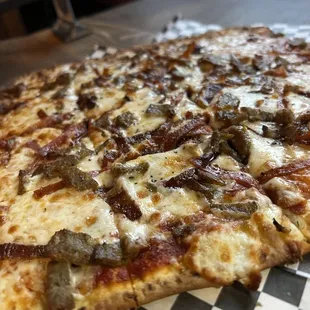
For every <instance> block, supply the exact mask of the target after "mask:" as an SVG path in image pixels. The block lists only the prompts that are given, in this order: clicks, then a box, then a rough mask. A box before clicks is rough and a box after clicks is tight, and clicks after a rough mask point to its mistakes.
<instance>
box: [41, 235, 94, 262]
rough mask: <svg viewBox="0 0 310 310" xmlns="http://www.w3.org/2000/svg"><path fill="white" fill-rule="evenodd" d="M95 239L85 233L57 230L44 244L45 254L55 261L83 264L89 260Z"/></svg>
mask: <svg viewBox="0 0 310 310" xmlns="http://www.w3.org/2000/svg"><path fill="white" fill-rule="evenodd" d="M94 246H95V241H94V240H93V239H92V238H91V236H89V235H88V234H85V233H75V232H72V231H70V230H67V229H62V230H60V231H57V232H56V233H55V234H54V235H53V237H52V238H51V240H50V241H49V242H48V244H47V246H46V255H47V256H48V257H50V258H52V259H53V260H56V261H68V262H70V263H72V264H75V265H85V264H88V263H89V262H90V260H91V257H92V253H93V250H94Z"/></svg>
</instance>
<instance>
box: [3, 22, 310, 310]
mask: <svg viewBox="0 0 310 310" xmlns="http://www.w3.org/2000/svg"><path fill="white" fill-rule="evenodd" d="M0 114H1V116H0V164H1V166H0V200H1V201H0V309H6V310H13V309H14V310H21V309H22V310H26V309H31V310H33V309H35V310H36V309H50V310H71V309H77V310H82V309H83V310H91V309H95V310H105V309H108V310H110V309H129V308H135V307H138V306H140V305H143V304H145V303H148V302H150V301H152V300H156V299H159V298H162V297H165V296H168V295H171V294H175V293H179V292H182V291H186V290H191V289H197V288H202V287H211V286H213V287H219V286H225V285H230V284H232V283H233V282H234V281H239V282H240V283H242V284H243V285H245V286H247V287H249V288H250V289H256V288H257V287H258V286H259V283H260V278H261V277H260V271H261V270H263V269H265V268H269V267H271V266H275V265H278V264H284V263H290V262H295V261H298V260H300V259H301V258H302V255H303V254H304V253H306V252H308V251H310V244H309V242H310V241H309V240H310V229H309V225H310V204H309V202H308V199H310V157H309V154H310V147H309V145H310V48H309V47H308V46H307V44H305V43H304V42H303V41H302V40H297V39H296V40H293V41H291V40H288V39H286V38H284V37H283V36H281V35H275V34H274V33H272V32H271V31H270V30H269V29H267V28H263V27H259V28H231V29H226V30H223V31H219V32H208V33H207V34H204V35H202V36H199V37H194V38H189V39H182V40H175V41H170V42H168V43H164V44H154V45H150V46H144V47H138V48H133V49H129V50H124V51H119V52H117V53H116V54H115V55H112V56H111V55H108V56H106V57H104V58H103V59H99V60H98V59H97V60H95V59H88V60H85V61H84V62H83V63H79V64H78V63H77V64H70V65H62V66H58V67H55V68H52V69H49V70H43V71H41V72H37V73H32V74H30V75H27V76H24V77H22V78H20V79H18V80H17V81H16V82H15V83H14V85H12V86H11V87H10V88H6V89H3V90H2V91H1V93H0Z"/></svg>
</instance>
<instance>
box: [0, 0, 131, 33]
mask: <svg viewBox="0 0 310 310" xmlns="http://www.w3.org/2000/svg"><path fill="white" fill-rule="evenodd" d="M132 1H133V0H71V3H72V7H73V10H74V13H75V15H76V17H77V18H79V17H84V16H87V15H90V14H93V13H97V12H101V11H104V10H107V9H110V8H112V7H115V6H117V5H121V4H125V3H128V2H132ZM1 19H2V23H1ZM55 20H56V14H55V10H54V7H53V3H52V0H2V1H1V0H0V39H7V38H10V37H15V36H18V35H24V34H30V33H33V32H35V31H38V30H41V29H43V28H47V27H51V26H52V25H53V23H54V22H55ZM18 24H19V25H18Z"/></svg>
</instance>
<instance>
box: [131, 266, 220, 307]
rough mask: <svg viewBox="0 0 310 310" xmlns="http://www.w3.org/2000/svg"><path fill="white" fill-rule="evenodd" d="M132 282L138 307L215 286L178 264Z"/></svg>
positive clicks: (157, 270)
mask: <svg viewBox="0 0 310 310" xmlns="http://www.w3.org/2000/svg"><path fill="white" fill-rule="evenodd" d="M132 282H133V288H134V291H135V294H136V296H137V302H138V304H139V306H141V305H144V304H146V303H149V302H151V301H154V300H158V299H161V298H164V297H168V296H171V295H174V294H179V293H182V292H185V291H189V290H194V289H199V288H207V287H211V286H212V287H214V286H217V285H216V284H212V283H211V282H209V281H207V280H205V279H204V278H202V277H201V276H200V275H199V274H197V273H195V272H192V271H190V270H188V269H187V268H185V267H184V266H181V265H178V264H175V265H169V266H165V267H162V268H160V269H156V270H155V271H154V272H150V273H147V274H146V275H144V276H143V277H142V278H135V279H133V281H132Z"/></svg>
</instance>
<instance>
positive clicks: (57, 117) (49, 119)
mask: <svg viewBox="0 0 310 310" xmlns="http://www.w3.org/2000/svg"><path fill="white" fill-rule="evenodd" d="M71 117H72V115H71V114H69V113H66V114H54V115H50V116H46V117H44V118H43V119H42V120H40V121H39V122H37V123H35V124H34V125H31V126H30V127H28V128H26V129H25V130H24V131H23V132H22V133H21V135H29V134H31V133H33V132H35V131H36V130H37V129H41V128H48V127H56V125H58V124H61V123H62V122H63V121H64V120H68V119H70V118H71Z"/></svg>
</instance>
